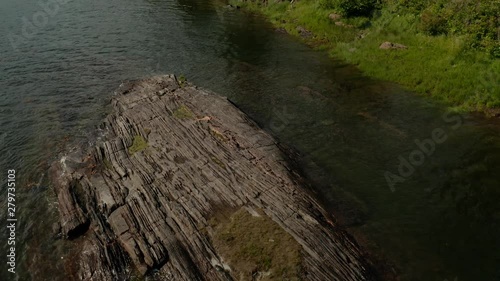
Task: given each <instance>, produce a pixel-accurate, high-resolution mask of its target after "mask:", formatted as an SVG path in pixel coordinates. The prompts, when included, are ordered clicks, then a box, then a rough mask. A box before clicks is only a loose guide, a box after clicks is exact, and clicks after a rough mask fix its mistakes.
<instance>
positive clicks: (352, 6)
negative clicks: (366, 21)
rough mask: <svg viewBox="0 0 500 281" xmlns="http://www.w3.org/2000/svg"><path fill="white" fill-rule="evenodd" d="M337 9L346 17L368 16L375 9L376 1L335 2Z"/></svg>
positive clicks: (341, 0) (338, 0)
mask: <svg viewBox="0 0 500 281" xmlns="http://www.w3.org/2000/svg"><path fill="white" fill-rule="evenodd" d="M336 2H337V5H336V6H337V7H336V8H337V9H339V11H340V12H341V13H342V14H344V15H345V16H348V17H354V16H368V15H370V14H371V13H372V12H373V10H375V8H377V3H378V1H377V0H337V1H336Z"/></svg>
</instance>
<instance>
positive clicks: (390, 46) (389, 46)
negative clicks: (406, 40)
mask: <svg viewBox="0 0 500 281" xmlns="http://www.w3.org/2000/svg"><path fill="white" fill-rule="evenodd" d="M379 48H380V49H383V50H389V49H408V47H406V46H405V45H403V44H398V43H391V42H388V41H387V42H384V43H382V44H381V45H380V47H379Z"/></svg>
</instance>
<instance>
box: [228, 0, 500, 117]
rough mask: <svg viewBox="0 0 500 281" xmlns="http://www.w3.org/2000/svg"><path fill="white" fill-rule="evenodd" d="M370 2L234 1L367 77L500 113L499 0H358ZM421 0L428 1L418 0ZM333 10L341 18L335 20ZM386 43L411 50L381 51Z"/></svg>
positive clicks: (461, 106)
mask: <svg viewBox="0 0 500 281" xmlns="http://www.w3.org/2000/svg"><path fill="white" fill-rule="evenodd" d="M366 1H368V2H370V0H366ZM366 1H364V0H356V1H350V2H346V1H342V0H298V1H297V0H295V1H293V2H292V3H290V2H288V1H285V2H279V1H275V0H271V1H269V2H262V1H256V2H255V1H241V0H230V2H231V4H233V5H238V6H241V7H242V8H244V9H246V10H250V11H254V12H258V13H261V14H263V15H265V16H266V17H267V18H269V19H270V20H271V22H272V23H273V24H275V25H276V26H277V27H280V28H284V29H286V31H287V32H288V33H290V34H294V35H297V36H299V37H300V38H302V40H304V41H305V42H306V43H308V44H310V45H311V46H313V47H315V48H318V49H322V50H326V51H328V52H329V54H330V55H331V56H332V57H335V58H338V59H342V60H344V61H346V62H348V63H352V64H355V65H357V66H358V67H359V68H360V69H361V70H362V71H363V72H364V73H365V74H366V75H368V76H371V77H375V78H379V79H383V80H388V81H393V82H397V83H399V84H401V85H403V86H405V87H407V88H408V89H410V90H413V91H416V92H417V93H420V94H422V95H425V96H430V97H433V98H435V99H437V100H439V101H442V102H445V103H446V104H448V105H451V106H456V107H457V108H459V109H461V110H468V111H475V110H478V111H484V112H498V110H499V109H500V88H499V81H500V77H499V76H500V59H499V57H500V41H499V38H498V32H500V31H499V30H498V23H499V19H498V13H500V4H499V3H498V1H497V0H492V1H491V2H489V1H483V2H486V3H488V6H484V7H483V6H481V7H479V6H477V5H473V4H474V1H472V0H470V1H435V0H419V1H411V2H408V1H404V0H399V1H397V0H392V1H385V2H382V3H380V2H377V1H371V4H373V6H370V7H368V8H367V7H366V6H363V5H361V4H360V2H366ZM342 2H344V6H342V5H343V4H342ZM404 2H408V3H411V4H407V5H405V4H404ZM420 2H426V3H423V4H422V3H421V4H422V5H420V6H419V5H417V4H416V3H420ZM448 2H449V3H448ZM475 2H478V1H475ZM346 3H349V4H346ZM351 3H355V4H352V7H350V6H346V5H351ZM446 3H448V4H446ZM456 3H462V6H460V7H459V6H456V5H455V4H456ZM471 3H472V4H471ZM371 4H370V5H371ZM424 4H425V5H424ZM350 8H352V9H350ZM459 8H460V9H459ZM333 13H335V14H338V15H339V16H341V18H340V19H337V18H335V19H332V18H330V17H329V15H331V14H333ZM304 29H305V30H304ZM308 31H310V32H311V33H308ZM385 41H389V42H393V43H399V44H403V45H405V46H407V47H408V48H407V49H389V50H384V49H380V48H379V46H380V45H381V44H382V43H383V42H385Z"/></svg>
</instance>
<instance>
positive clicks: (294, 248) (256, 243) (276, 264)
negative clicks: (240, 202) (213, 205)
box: [211, 209, 302, 281]
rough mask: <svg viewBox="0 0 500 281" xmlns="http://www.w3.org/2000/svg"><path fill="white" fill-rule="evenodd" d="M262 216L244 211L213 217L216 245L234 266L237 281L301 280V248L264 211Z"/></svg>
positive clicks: (233, 270) (214, 241)
mask: <svg viewBox="0 0 500 281" xmlns="http://www.w3.org/2000/svg"><path fill="white" fill-rule="evenodd" d="M260 213H261V216H260V217H254V216H252V215H250V214H249V213H248V212H247V211H246V210H245V209H240V210H238V211H236V212H234V213H233V214H232V215H231V216H230V217H229V218H223V219H220V218H213V219H212V220H211V224H212V227H213V228H214V230H215V233H214V235H213V243H214V246H215V248H216V249H217V252H218V253H220V254H221V256H222V257H223V258H224V260H225V261H226V262H227V263H228V264H229V266H230V267H231V275H232V276H233V277H234V279H235V280H255V279H254V277H255V276H254V275H255V274H257V273H259V272H260V273H264V272H266V273H267V274H262V275H261V276H262V278H261V279H258V280H262V281H273V280H276V281H277V280H280V281H281V280H299V274H300V269H301V261H302V259H301V255H300V251H301V249H302V247H301V246H300V245H299V244H298V243H297V241H295V239H294V238H293V237H292V236H290V235H289V234H288V233H287V232H285V231H284V230H283V229H282V228H281V227H280V226H279V225H278V224H276V223H275V222H274V221H273V220H271V219H270V218H269V217H267V216H266V215H265V214H263V213H262V212H260Z"/></svg>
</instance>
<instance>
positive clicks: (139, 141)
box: [128, 135, 148, 155]
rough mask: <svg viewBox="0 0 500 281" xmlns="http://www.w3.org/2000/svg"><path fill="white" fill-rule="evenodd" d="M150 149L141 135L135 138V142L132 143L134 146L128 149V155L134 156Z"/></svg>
mask: <svg viewBox="0 0 500 281" xmlns="http://www.w3.org/2000/svg"><path fill="white" fill-rule="evenodd" d="M147 147H148V143H147V142H146V140H145V139H144V138H143V137H142V136H140V135H135V136H134V141H133V143H132V146H130V147H129V148H128V153H129V154H130V155H133V154H134V153H136V152H139V151H142V150H144V149H146V148H147Z"/></svg>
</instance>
